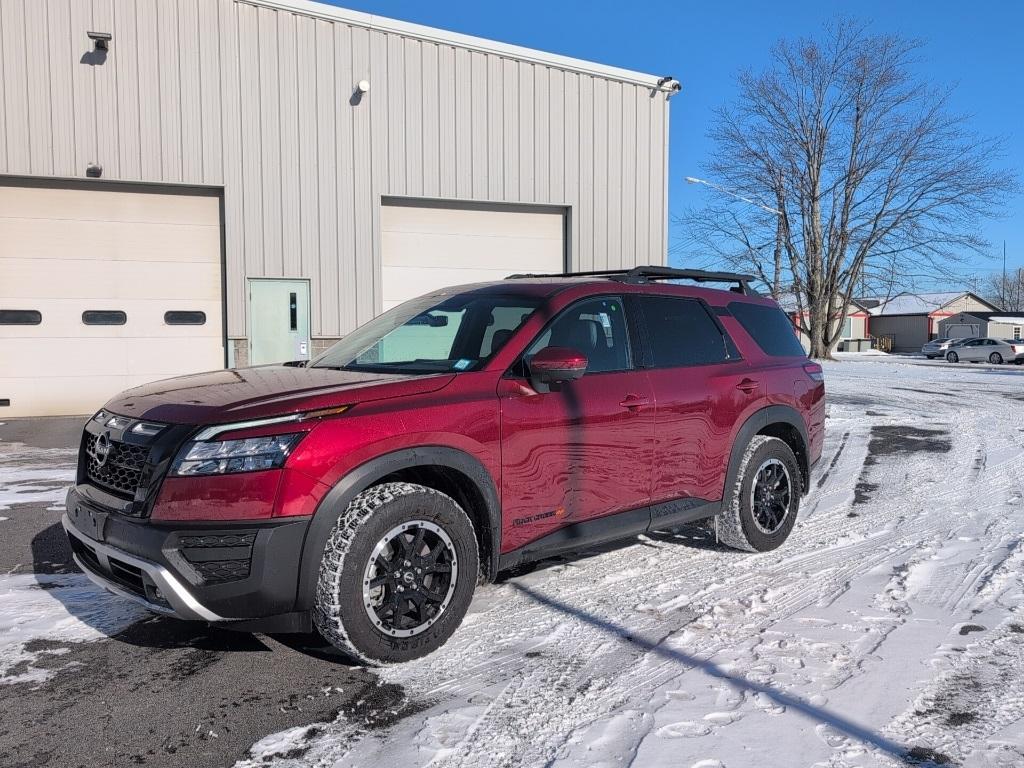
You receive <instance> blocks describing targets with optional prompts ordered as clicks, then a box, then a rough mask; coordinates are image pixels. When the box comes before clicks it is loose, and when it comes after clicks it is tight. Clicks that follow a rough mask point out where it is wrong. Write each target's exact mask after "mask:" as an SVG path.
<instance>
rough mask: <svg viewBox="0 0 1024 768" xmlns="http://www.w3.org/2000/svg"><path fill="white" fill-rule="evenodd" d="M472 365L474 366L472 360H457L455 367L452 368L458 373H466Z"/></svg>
mask: <svg viewBox="0 0 1024 768" xmlns="http://www.w3.org/2000/svg"><path fill="white" fill-rule="evenodd" d="M472 364H473V361H472V360H466V359H462V360H456V361H455V365H453V366H452V368H454V369H455V370H456V371H464V370H466V369H467V368H469V366H471V365H472Z"/></svg>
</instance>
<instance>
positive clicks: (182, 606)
mask: <svg viewBox="0 0 1024 768" xmlns="http://www.w3.org/2000/svg"><path fill="white" fill-rule="evenodd" d="M60 522H61V525H62V526H64V530H65V531H67V533H68V535H69V536H74V537H75V538H76V539H78V540H79V541H81V542H82V543H83V544H85V545H86V546H88V547H89V548H90V549H92V550H93V551H94V552H95V553H96V557H97V559H98V560H99V561H100V564H101V565H106V562H105V561H106V560H107V558H111V557H112V558H114V559H116V560H120V561H121V562H124V563H127V564H128V565H131V566H133V567H135V568H138V569H139V570H140V571H142V572H143V573H145V574H146V575H147V576H148V577H149V578H150V579H152V580H153V583H154V584H156V586H157V588H158V589H159V590H160V594H162V595H163V596H164V597H165V598H166V599H167V602H168V603H169V604H170V607H169V608H168V607H167V606H166V605H159V604H157V603H154V602H151V601H149V600H147V599H146V598H145V597H143V596H141V595H138V594H136V593H134V592H131V591H129V590H127V589H125V588H124V587H122V586H121V585H119V584H118V583H117V582H115V581H112V580H111V579H110V578H109V577H107V576H106V575H105V574H103V573H97V572H96V571H95V570H94V569H93V568H92V567H90V566H89V565H88V564H87V563H84V562H82V559H81V558H80V557H79V556H78V555H74V559H75V563H76V564H77V565H78V567H79V568H81V569H82V572H83V573H84V574H85V575H86V576H88V577H89V579H90V580H91V581H92V582H93V583H94V584H96V585H98V586H100V587H103V589H105V590H107V591H108V592H113V593H114V594H115V595H118V596H120V597H125V598H127V599H129V600H133V601H134V602H136V603H139V604H140V605H142V606H144V607H146V608H148V609H149V610H151V611H154V612H156V613H163V614H168V615H172V616H177V617H178V618H179V619H186V620H189V621H231V619H228V618H225V617H224V616H219V615H217V614H216V613H214V612H213V611H211V610H209V609H208V608H205V607H204V606H203V605H202V604H201V603H200V602H199V601H198V600H196V599H195V597H193V596H192V594H191V593H190V592H189V591H188V589H186V587H185V585H184V584H182V583H181V581H179V580H178V578H177V577H176V576H175V575H174V574H173V573H171V572H170V571H169V570H167V569H166V568H164V567H163V566H162V565H159V564H158V563H153V562H150V561H149V560H142V559H140V558H138V557H135V556H134V555H129V554H128V553H127V552H125V551H124V550H121V549H117V548H116V547H111V546H110V545H108V544H104V543H102V542H99V541H96V540H95V539H90V538H88V537H87V536H84V535H83V534H82V533H80V532H79V531H78V529H76V528H75V526H74V525H73V524H72V523H71V520H70V519H69V518H68V515H67V513H66V512H65V513H64V515H63V516H61V520H60ZM107 567H109V566H107Z"/></svg>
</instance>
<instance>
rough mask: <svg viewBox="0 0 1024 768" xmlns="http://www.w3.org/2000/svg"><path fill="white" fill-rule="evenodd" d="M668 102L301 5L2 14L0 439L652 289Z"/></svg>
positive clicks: (538, 60) (99, 4) (4, 4)
mask: <svg viewBox="0 0 1024 768" xmlns="http://www.w3.org/2000/svg"><path fill="white" fill-rule="evenodd" d="M677 88H678V84H677V83H675V82H674V81H667V79H666V78H658V77H655V76H652V75H646V74H641V73H636V72H632V71H627V70H623V69H617V68H614V67H607V66H603V65H600V64H594V63H590V62H585V61H579V60H575V59H570V58H567V57H564V56H558V55H554V54H548V53H543V52H539V51H533V50H528V49H525V48H520V47H517V46H511V45H505V44H501V43H496V42H492V41H488V40H482V39H478V38H473V37H468V36H465V35H458V34H452V33H448V32H443V31H440V30H436V29H430V28H427V27H422V26H418V25H413V24H406V23H402V22H398V21H392V20H388V19H382V18H380V17H376V16H370V15H367V14H362V13H356V12H352V11H347V10H344V9H340V8H336V7H334V6H327V5H321V4H318V3H312V2H306V1H305V0H201V1H200V2H179V1H178V0H50V1H49V2H47V3H42V2H35V1H34V0H0V403H6V407H5V408H3V409H2V410H0V414H2V415H7V416H17V415H30V414H31V415H36V414H44V413H45V414H56V413H82V412H86V411H90V410H92V409H94V408H95V407H97V406H98V405H99V404H101V403H102V402H103V400H105V398H106V396H107V395H109V394H111V393H113V392H115V391H117V390H119V389H122V388H124V387H125V386H128V385H132V384H136V383H140V382H142V381H146V380H152V379H157V378H162V377H165V376H170V375H175V374H179V373H184V372H187V371H193V370H200V369H210V368H214V367H223V366H224V365H232V364H245V363H249V362H253V363H259V362H270V361H277V360H283V359H296V358H303V357H308V356H309V355H311V354H314V353H315V352H317V351H318V350H319V349H322V348H324V347H325V346H327V345H328V344H330V343H331V342H332V341H333V340H334V339H337V338H338V337H340V336H343V335H344V334H346V333H348V332H350V331H351V330H352V329H353V328H355V327H356V326H357V325H358V324H360V323H362V322H364V321H366V320H367V319H369V318H371V317H372V316H373V315H374V314H376V313H379V312H380V311H382V310H384V309H386V308H388V307H389V306H392V305H393V304H395V303H397V302H399V301H402V300H404V299H407V298H410V297H411V296H413V295H418V294H420V293H423V292H424V291H426V290H429V289H431V288H434V287H437V286H441V285H448V284H453V283H462V282H470V281H473V280H479V279H488V278H494V277H501V276H503V275H506V274H508V273H511V272H528V271H542V272H551V271H559V270H561V269H563V268H567V267H568V268H572V269H578V270H586V269H600V268H605V267H620V266H633V265H636V264H649V263H664V261H665V258H666V239H667V234H666V231H667V216H666V190H667V171H666V169H667V155H668V149H667V147H668V140H667V138H668V133H667V131H668V99H669V97H670V96H671V94H672V93H673V92H674V90H675V89H677Z"/></svg>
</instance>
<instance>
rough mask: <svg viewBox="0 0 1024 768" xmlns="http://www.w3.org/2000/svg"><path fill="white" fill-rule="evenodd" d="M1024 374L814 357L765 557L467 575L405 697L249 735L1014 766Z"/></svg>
mask: <svg viewBox="0 0 1024 768" xmlns="http://www.w3.org/2000/svg"><path fill="white" fill-rule="evenodd" d="M1022 374H1024V371H1021V370H1020V369H1012V368H1003V369H995V370H986V369H979V368H973V369H967V368H965V369H958V370H951V369H948V368H927V367H924V366H920V365H916V364H912V363H909V362H906V363H903V362H900V361H895V360H891V359H887V360H884V361H882V360H878V359H874V360H863V359H862V360H858V361H856V362H854V361H844V362H839V363H833V364H828V365H826V376H827V385H828V390H829V400H830V415H829V419H828V435H827V440H826V446H825V452H824V455H823V458H822V462H821V464H820V465H819V467H818V468H817V472H816V475H815V477H814V480H813V484H812V489H811V493H810V495H809V496H808V497H807V498H805V499H804V502H803V507H802V509H801V518H800V522H799V523H798V525H797V527H796V529H795V530H794V532H793V534H792V536H791V538H790V539H789V541H788V542H787V543H786V545H784V546H783V547H782V548H781V549H779V550H777V551H775V552H771V553H767V554H760V555H750V554H745V553H739V552H733V551H729V550H725V549H724V548H720V547H718V546H717V545H716V544H715V542H714V539H713V536H709V535H706V534H703V533H702V532H700V531H699V530H696V529H695V530H691V531H687V532H685V533H682V534H678V535H652V536H649V537H644V538H642V539H641V540H640V541H638V542H636V543H634V544H631V545H629V546H625V547H623V548H620V549H613V550H611V551H606V552H604V553H601V554H596V555H593V556H590V557H586V558H582V559H579V560H576V561H571V562H566V563H562V564H559V565H555V566H553V567H548V568H546V569H542V570H538V571H535V572H534V573H532V574H529V575H527V576H522V577H517V578H513V579H510V580H508V581H506V582H505V583H502V584H498V585H489V586H485V587H482V588H481V589H480V590H479V593H478V595H477V598H476V599H475V600H474V603H473V606H472V608H471V613H470V615H469V616H468V617H467V619H466V621H465V624H464V625H463V627H462V628H461V629H460V630H459V631H458V632H456V634H455V636H454V637H453V638H452V640H451V641H450V642H449V643H448V644H447V646H445V647H444V648H443V649H442V650H441V651H439V652H438V653H435V654H433V655H432V656H429V657H427V658H426V659H423V660H421V661H419V662H414V663H411V664H406V665H401V666H396V667H391V668H387V669H384V670H382V672H381V676H382V678H383V680H384V681H385V682H389V683H396V684H398V685H400V686H402V688H403V689H404V690H405V692H406V695H407V696H408V697H409V700H410V703H411V704H413V705H414V706H413V707H411V708H410V710H411V711H415V712H417V714H413V715H410V716H408V717H405V718H404V719H402V720H400V721H399V722H398V723H397V724H395V725H394V726H392V727H391V728H389V729H386V730H382V731H367V730H366V729H365V728H362V727H361V726H360V725H359V724H358V723H357V722H356V721H354V720H352V721H349V720H345V719H344V718H341V719H339V720H338V721H336V722H334V723H332V724H329V725H328V726H326V727H324V728H315V729H294V730H292V731H288V732H284V733H281V734H276V735H273V736H270V737H268V738H267V739H265V740H263V741H262V742H260V743H259V744H257V745H256V746H255V747H254V748H253V750H252V753H251V757H250V759H249V760H247V761H243V762H242V763H241V764H240V765H244V766H255V765H265V764H266V763H267V762H272V763H273V764H274V765H275V766H277V768H285V767H286V766H288V767H291V766H309V765H316V766H332V767H334V768H344V767H345V766H367V765H392V764H394V765H408V766H424V765H428V764H429V765H431V766H466V767H468V768H472V767H474V766H547V765H551V766H566V767H569V766H608V767H611V766H627V765H638V766H662V765H672V766H683V767H684V768H686V767H688V766H693V767H694V768H714V767H715V766H728V767H730V768H736V767H737V766H749V765H754V764H756V765H758V766H764V767H765V768H768V767H770V766H779V768H792V766H812V765H813V766H830V767H832V768H856V767H860V766H894V765H905V764H907V763H908V762H911V763H914V764H932V765H944V764H959V765H964V766H1011V765H1014V766H1020V765H1022V764H1024V577H1022V573H1024V546H1022V540H1024V474H1022V470H1024V416H1022V413H1024V409H1022V401H1024V375H1022Z"/></svg>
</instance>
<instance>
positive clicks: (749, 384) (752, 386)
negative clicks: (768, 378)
mask: <svg viewBox="0 0 1024 768" xmlns="http://www.w3.org/2000/svg"><path fill="white" fill-rule="evenodd" d="M759 386H761V382H759V381H754V380H753V379H743V381H741V382H740V383H739V384H737V385H736V389H738V390H740V392H744V393H746V394H748V395H749V394H751V393H752V392H754V391H755V390H756V389H757V388H758V387H759Z"/></svg>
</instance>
